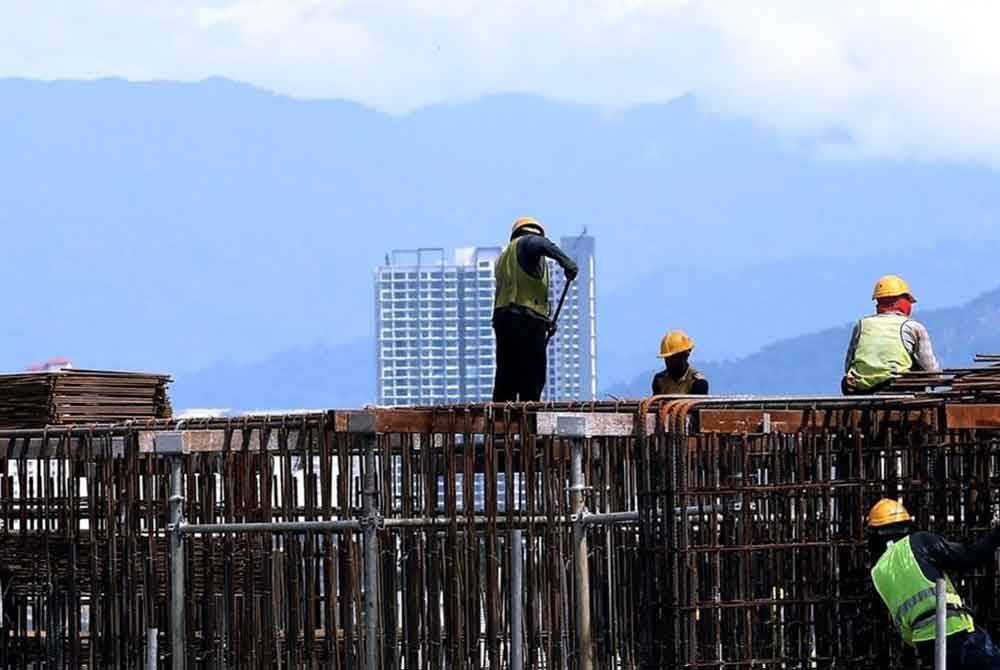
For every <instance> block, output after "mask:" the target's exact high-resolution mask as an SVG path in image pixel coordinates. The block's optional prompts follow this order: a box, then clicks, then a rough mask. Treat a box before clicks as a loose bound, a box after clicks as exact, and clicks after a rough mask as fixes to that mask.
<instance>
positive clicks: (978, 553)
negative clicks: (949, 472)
mask: <svg viewBox="0 0 1000 670" xmlns="http://www.w3.org/2000/svg"><path fill="white" fill-rule="evenodd" d="M998 547H1000V528H995V529H994V530H993V532H991V533H990V534H989V535H988V536H986V537H985V538H983V539H982V540H980V541H979V542H976V543H975V544H971V545H965V544H960V543H957V542H949V541H948V540H946V539H945V538H943V537H941V536H940V535H938V534H936V533H930V532H927V531H918V530H916V525H915V524H914V522H913V518H912V517H911V516H910V513H909V512H907V511H906V508H905V507H903V505H902V503H900V502H898V501H896V500H891V499H889V498H883V499H881V500H879V501H878V502H877V503H875V506H874V507H872V508H871V511H870V512H869V513H868V551H869V554H870V556H871V559H872V560H873V561H874V562H875V567H873V568H872V571H871V576H872V582H873V583H874V585H875V590H876V591H877V592H878V594H879V597H880V598H881V599H882V602H884V603H885V606H886V607H887V608H888V610H889V615H890V617H891V619H892V622H893V627H894V628H895V629H896V630H897V631H899V634H900V636H901V637H902V638H903V641H904V642H906V643H907V644H909V645H911V646H913V647H915V648H916V650H917V654H918V655H919V656H920V659H921V667H928V668H931V667H935V666H934V638H935V633H936V630H937V629H936V623H935V609H936V606H937V598H936V595H935V590H934V587H935V584H936V582H937V580H938V579H944V580H945V591H946V594H947V595H946V601H947V618H946V619H945V622H946V623H945V632H946V634H947V638H946V644H945V646H946V650H947V659H948V663H947V665H948V667H949V668H1000V651H997V648H996V647H995V646H994V644H993V640H992V639H990V636H989V633H987V632H986V631H985V630H983V629H982V628H978V627H976V625H975V622H974V621H973V618H972V612H971V611H970V610H969V609H968V608H967V607H966V606H965V603H964V602H963V601H962V596H960V595H959V593H958V591H957V590H956V589H955V585H954V583H953V582H952V581H951V576H950V575H949V573H960V572H968V571H971V570H973V569H975V568H977V567H978V566H980V565H986V564H987V563H989V562H990V561H992V560H993V557H994V553H995V552H996V550H997V548H998Z"/></svg>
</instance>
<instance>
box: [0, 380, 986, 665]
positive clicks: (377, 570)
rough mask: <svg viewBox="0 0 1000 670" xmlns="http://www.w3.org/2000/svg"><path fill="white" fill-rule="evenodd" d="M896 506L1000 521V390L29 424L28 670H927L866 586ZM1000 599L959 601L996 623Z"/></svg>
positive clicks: (979, 527) (17, 661)
mask: <svg viewBox="0 0 1000 670" xmlns="http://www.w3.org/2000/svg"><path fill="white" fill-rule="evenodd" d="M883 496H891V497H899V498H901V499H902V500H903V501H904V503H905V504H906V505H907V507H908V508H909V509H910V510H911V511H912V512H913V513H914V514H915V516H916V518H917V521H918V523H919V525H920V526H921V527H923V528H926V529H930V530H934V531H937V532H940V533H943V534H945V535H947V536H948V537H950V538H952V539H956V540H963V539H964V540H973V539H976V538H978V537H980V536H981V535H982V534H983V533H985V532H986V531H987V530H988V528H989V527H990V526H991V524H993V523H994V521H995V520H996V519H997V518H998V516H1000V398H998V400H997V402H993V401H992V400H991V396H990V395H989V394H982V393H975V394H965V395H963V394H961V393H957V392H949V393H943V394H939V395H934V394H924V393H917V394H901V395H894V396H875V397H867V398H843V397H831V398H715V397H707V398H706V397H701V398H692V397H688V398H666V397H662V398H651V399H647V400H644V401H641V402H638V401H637V402H608V403H604V402H598V403H586V404H549V405H542V404H516V405H471V406H454V407H428V408H407V409H402V408H401V409H388V408H369V409H363V410H347V411H341V410H332V411H327V412H322V413H316V414H308V415H294V416H259V417H245V418H240V419H229V420H205V421H184V422H173V421H145V422H129V423H122V424H115V425H86V426H58V427H49V428H45V429H30V430H10V431H3V432H0V591H2V593H3V598H2V612H0V622H2V623H0V667H5V668H24V667H49V668H61V667H74V668H78V667H84V668H91V669H93V668H105V667H115V668H137V669H138V668H146V667H149V666H148V665H147V662H148V660H147V658H148V657H149V656H150V655H151V656H152V657H153V658H152V660H153V662H154V664H155V665H157V666H158V667H162V668H173V667H181V665H183V667H187V668H231V667H232V668H271V667H280V668H365V669H370V668H373V667H378V668H398V669H403V668H405V669H411V668H421V669H424V668H434V669H438V668H510V667H513V668H520V667H526V668H751V667H753V668H778V667H781V668H852V669H857V668H894V667H907V664H910V665H912V664H913V663H914V661H913V659H912V658H909V657H907V656H906V654H905V652H904V651H903V649H902V646H901V644H900V643H899V641H898V639H897V637H896V636H895V634H894V632H893V631H892V627H891V623H890V621H889V619H888V617H887V614H886V613H885V611H884V608H883V607H882V606H881V604H880V603H879V602H878V601H877V599H876V596H875V595H874V592H873V590H872V587H871V582H870V579H869V576H868V568H869V562H870V560H869V557H868V556H867V555H866V551H865V530H864V517H865V513H866V511H867V510H868V508H869V507H870V505H871V504H872V503H874V502H875V501H876V500H877V499H878V498H880V497H883ZM171 519H173V521H172V520H171ZM512 584H513V586H512ZM998 587H1000V580H998V578H997V564H991V565H990V566H989V568H988V569H986V570H985V571H981V572H979V573H976V574H973V575H969V576H966V577H965V578H964V580H963V582H962V583H961V585H960V586H959V588H960V590H961V591H962V592H963V593H964V594H966V596H967V602H968V604H969V605H970V606H971V607H972V608H973V610H974V611H975V612H976V618H977V621H978V622H979V623H981V624H984V625H986V626H987V627H993V629H994V630H995V629H996V624H997V623H998V619H1000V588H998ZM151 631H152V634H151ZM151 650H152V651H153V653H152V654H150V651H151ZM181 656H183V658H181Z"/></svg>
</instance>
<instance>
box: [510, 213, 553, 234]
mask: <svg viewBox="0 0 1000 670" xmlns="http://www.w3.org/2000/svg"><path fill="white" fill-rule="evenodd" d="M529 227H530V228H537V229H538V232H539V233H541V234H542V235H544V234H545V227H544V226H542V224H541V223H539V222H538V219H536V218H534V217H531V216H522V217H521V218H519V219H518V220H517V221H515V222H514V225H513V227H511V229H510V234H511V235H513V234H514V233H516V232H517V231H519V230H521V229H522V228H529Z"/></svg>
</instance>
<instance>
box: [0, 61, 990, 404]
mask: <svg viewBox="0 0 1000 670" xmlns="http://www.w3.org/2000/svg"><path fill="white" fill-rule="evenodd" d="M823 142H824V138H823V137H817V138H815V140H814V141H811V142H804V143H797V144H795V145H788V144H787V143H784V142H783V141H782V140H781V139H780V138H778V137H777V136H775V135H774V134H773V133H771V132H770V131H768V130H764V129H760V128H757V127H755V126H753V125H751V124H750V123H748V122H743V121H730V120H724V119H721V118H719V117H717V116H715V115H713V114H711V113H710V112H707V111H706V110H705V109H703V108H702V107H701V106H700V105H699V104H698V102H697V101H696V100H694V99H692V98H690V97H687V98H681V99H679V100H676V101H674V102H672V103H669V104H657V105H644V106H640V107H636V108H633V109H628V110H624V111H621V112H616V113H609V112H606V111H603V110H600V109H598V108H593V107H589V106H585V105H577V104H567V103H561V102H554V101H549V100H544V99H540V98H536V97H531V96H523V95H499V96H493V97H488V98H484V99H481V100H476V101H472V102H468V103H462V104H449V105H437V106H433V107H429V108H426V109H422V110H418V111H416V112H414V113H412V114H408V115H406V116H401V117H396V116H390V115H386V114H382V113H379V112H376V111H373V110H371V109H368V108H366V107H364V106H361V105H357V104H354V103H350V102H344V101H301V100H294V99H290V98H286V97H282V96H278V95H273V94H271V93H268V92H266V91H262V90H259V89H256V88H253V87H250V86H245V85H242V84H237V83H233V82H230V81H226V80H223V79H211V80H207V81H204V82H200V83H193V84H179V83H170V82H156V83H131V82H126V81H122V80H115V79H108V80H99V81H91V82H78V81H60V82H51V83H48V82H36V81H26V80H13V79H7V80H0V180H2V182H0V183H2V184H3V186H2V187H0V226H2V228H3V231H4V245H3V251H2V252H0V253H2V261H3V262H2V263H0V281H2V282H3V284H4V286H6V287H8V290H7V292H6V293H5V304H4V307H5V317H6V318H5V320H4V324H3V326H2V327H0V369H7V370H16V369H20V368H22V367H23V366H24V365H26V364H28V363H31V362H34V361H37V360H45V359H47V358H50V357H52V356H56V355H64V356H67V357H69V358H71V359H73V360H74V361H75V362H76V363H77V364H78V365H86V366H88V367H112V368H132V369H150V370H165V371H170V372H175V373H176V374H177V375H178V377H179V378H191V377H192V376H193V375H194V372H195V371H197V370H199V369H204V368H209V367H210V366H212V365H214V364H216V363H217V362H219V361H229V362H230V363H228V364H227V365H231V366H235V367H241V366H244V367H245V366H256V365H258V364H259V362H261V361H268V360H272V359H274V357H278V358H280V356H279V354H280V353H281V352H285V351H289V350H295V349H305V350H313V348H319V350H331V351H333V350H338V347H340V346H341V345H348V346H354V345H350V343H352V342H356V341H359V340H361V339H362V338H371V333H372V328H373V321H374V319H373V315H372V302H373V300H372V269H373V268H374V266H375V265H376V264H378V263H379V262H380V260H381V259H382V258H383V254H384V253H385V252H386V251H387V250H390V249H392V248H400V247H415V246H444V247H454V246H464V245H472V244H483V245H496V244H500V243H502V242H503V241H504V238H505V237H506V231H507V228H508V226H509V223H510V221H512V220H513V219H514V218H515V217H516V216H518V215H521V214H525V213H532V214H534V215H536V216H539V217H540V218H542V219H543V220H544V221H545V222H546V223H547V224H548V226H549V228H550V230H551V232H552V233H553V234H554V235H555V236H556V237H558V236H559V235H562V234H572V233H575V232H578V231H579V230H581V229H582V228H583V227H587V228H588V230H589V232H590V233H592V234H593V235H595V237H596V239H597V248H598V260H597V263H598V273H599V274H598V293H599V300H598V309H599V326H598V327H599V332H598V338H599V342H600V352H601V364H600V365H601V379H602V381H603V382H605V383H606V384H609V385H610V384H612V383H614V382H615V381H616V380H621V379H628V378H630V377H631V376H633V375H634V373H635V372H638V371H639V370H641V369H643V368H644V367H646V366H647V365H648V364H649V363H648V359H646V358H645V356H646V355H647V353H646V352H648V351H649V350H650V349H651V348H655V343H656V340H657V339H658V337H659V335H660V334H661V331H662V330H663V329H665V328H668V327H672V326H675V325H680V326H686V327H689V328H690V329H691V330H692V331H695V333H694V334H695V336H696V338H697V339H699V342H701V344H700V345H699V353H700V354H702V355H704V356H705V357H706V358H711V359H724V358H729V357H735V356H744V355H747V354H749V353H750V352H753V351H755V350H757V349H760V348H761V347H763V346H764V345H766V344H767V343H768V342H770V341H773V340H774V339H777V338H780V337H782V336H784V335H789V336H790V335H795V334H801V333H806V332H809V331H811V330H814V329H815V328H816V327H817V326H818V325H822V324H836V323H841V322H844V321H847V320H848V319H850V318H852V317H853V316H854V314H855V313H856V312H857V311H858V310H859V309H862V308H864V307H866V305H865V298H866V297H867V296H866V295H865V292H866V291H868V290H869V285H870V284H871V282H872V281H873V280H874V278H875V276H877V275H878V274H881V273H882V271H883V270H882V266H891V267H886V270H888V271H906V268H910V269H911V270H912V271H911V274H910V276H909V277H908V278H909V279H911V281H912V282H913V283H914V284H915V285H916V286H919V287H921V289H919V290H920V291H921V293H922V297H924V298H925V300H926V303H925V304H928V305H946V304H955V303H957V302H959V301H961V300H966V299H970V298H971V297H973V295H975V293H976V292H978V291H982V290H985V289H986V288H987V287H988V286H991V285H992V284H993V283H994V282H995V278H994V277H993V276H992V275H993V271H992V267H993V264H992V263H987V262H984V260H983V259H984V258H987V257H988V253H987V252H986V251H982V252H981V251H980V250H979V247H978V246H976V243H975V242H974V241H979V240H982V241H983V242H984V243H986V242H988V243H990V244H994V243H995V242H996V241H997V240H998V239H1000V228H998V227H997V226H996V224H995V222H994V212H997V211H1000V189H998V188H996V177H995V173H994V172H992V171H990V170H987V169H984V168H978V167H974V166H968V165H943V164H941V165H938V164H933V165H932V164H919V163H906V162H899V161H874V160H870V161H869V160H865V161H861V160H857V161H828V160H820V159H817V158H816V156H817V154H818V150H819V148H820V147H822V145H823ZM939 242H942V245H941V246H938V243H939ZM943 242H947V244H943ZM970 249H971V251H970ZM982 249H987V245H985V244H984V246H983V247H982ZM936 253H937V254H939V255H937V256H935V254H936ZM970 254H971V255H970ZM977 254H978V255H977ZM994 257H995V256H994ZM968 258H972V259H973V260H971V261H970V260H968ZM789 259H793V260H789ZM795 259H798V260H795ZM859 259H861V260H859ZM864 259H867V260H864ZM907 259H911V260H912V259H917V261H919V262H914V264H911V265H908V263H909V261H908V260H907ZM920 259H924V260H927V259H931V260H932V261H933V262H922V261H920ZM952 266H961V270H962V272H961V274H960V275H951V274H948V277H949V278H948V280H947V282H950V285H951V286H952V290H949V291H948V292H947V293H946V294H945V292H944V291H942V294H944V295H940V296H938V298H935V297H934V296H933V295H931V294H933V293H934V291H935V290H936V287H937V286H938V280H939V279H940V278H941V277H942V276H944V275H945V274H947V272H948V268H949V267H952ZM900 268H902V269H900ZM952 277H954V278H952ZM959 277H961V279H959ZM947 282H943V283H947ZM943 283H942V285H943ZM838 289H842V290H843V291H844V293H843V294H842V295H841V294H839V293H838V294H834V291H836V290H838ZM817 293H818V294H819V295H817ZM844 296H850V297H844ZM945 298H947V302H941V301H939V300H943V299H945ZM855 300H856V301H857V302H854V301H855ZM804 306H809V307H808V309H807V308H806V307H804ZM650 340H652V341H650ZM331 355H333V354H331ZM654 362H655V361H654ZM330 364H331V365H332V364H333V363H332V362H331V363H330ZM223 367H225V366H223ZM234 369H235V368H234ZM352 369H354V368H352ZM358 370H360V368H358ZM288 374H291V373H288ZM356 374H358V375H360V372H356ZM367 376H369V377H373V376H374V372H373V370H371V369H370V371H369V373H368V375H367ZM346 379H350V381H344V380H346ZM341 383H345V384H356V383H359V382H357V381H355V377H354V376H351V377H345V378H344V379H342V380H341ZM234 392H235V391H234ZM345 392H346V393H347V394H348V395H350V392H349V391H345ZM262 403H263V401H262ZM224 404H225V403H224ZM229 404H236V403H229ZM253 404H254V405H257V404H259V403H253ZM281 404H282V405H288V404H296V403H294V402H292V399H291V398H289V401H288V402H282V403H281Z"/></svg>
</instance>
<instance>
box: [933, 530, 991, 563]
mask: <svg viewBox="0 0 1000 670" xmlns="http://www.w3.org/2000/svg"><path fill="white" fill-rule="evenodd" d="M919 534H920V535H926V536H927V537H926V538H925V541H926V549H927V555H928V557H929V558H930V559H931V560H932V561H933V562H934V565H936V566H938V567H939V568H941V569H942V570H958V571H960V572H968V571H969V570H974V569H975V568H978V567H979V566H981V565H985V564H986V563H989V562H990V561H991V560H993V556H994V554H995V553H996V550H997V548H998V547H1000V527H997V528H994V529H993V531H992V532H991V533H990V534H989V535H987V536H986V537H984V538H983V539H981V540H979V541H978V542H976V543H974V544H962V543H961V542H949V541H948V540H946V539H944V538H943V537H941V536H940V535H935V534H933V533H919ZM915 535H917V533H915Z"/></svg>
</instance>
